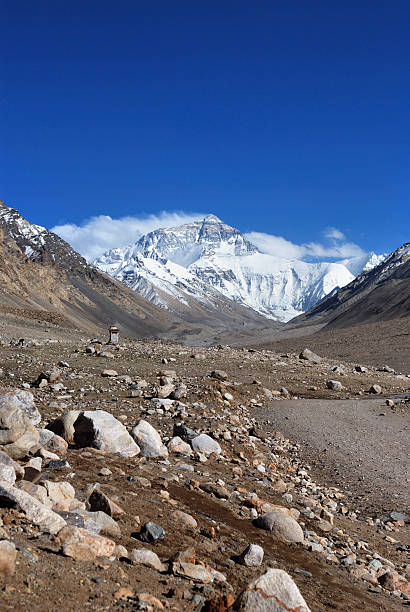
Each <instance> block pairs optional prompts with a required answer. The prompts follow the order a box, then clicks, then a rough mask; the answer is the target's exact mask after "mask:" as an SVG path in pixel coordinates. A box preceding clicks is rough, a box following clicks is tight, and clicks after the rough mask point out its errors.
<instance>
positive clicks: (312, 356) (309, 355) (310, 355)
mask: <svg viewBox="0 0 410 612" xmlns="http://www.w3.org/2000/svg"><path fill="white" fill-rule="evenodd" d="M299 359H305V360H306V361H310V362H312V363H320V362H321V361H322V359H321V357H319V355H316V353H314V352H313V351H311V350H310V349H308V348H305V349H303V351H302V352H301V353H300V355H299Z"/></svg>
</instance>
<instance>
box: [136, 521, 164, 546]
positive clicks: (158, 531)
mask: <svg viewBox="0 0 410 612" xmlns="http://www.w3.org/2000/svg"><path fill="white" fill-rule="evenodd" d="M165 535H166V533H165V530H164V529H163V528H162V527H161V526H160V525H157V524H156V523H154V522H153V521H149V522H148V523H145V525H143V526H142V527H141V530H140V533H139V536H138V537H139V539H140V540H141V542H148V543H151V542H155V541H156V540H162V539H163V538H165Z"/></svg>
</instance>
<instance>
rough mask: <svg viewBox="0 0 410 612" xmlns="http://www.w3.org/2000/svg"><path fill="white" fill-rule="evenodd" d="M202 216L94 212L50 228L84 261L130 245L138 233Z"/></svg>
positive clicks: (136, 238) (137, 236) (189, 221)
mask: <svg viewBox="0 0 410 612" xmlns="http://www.w3.org/2000/svg"><path fill="white" fill-rule="evenodd" d="M203 218H204V215H203V214H200V213H183V212H166V211H164V212H161V213H159V214H158V215H146V216H142V217H131V216H129V217H121V218H120V219H112V218H111V217H109V216H108V215H98V217H91V218H90V219H87V220H86V221H84V222H83V223H82V224H81V225H76V224H75V223H65V224H64V225H56V226H55V227H52V228H51V231H52V232H54V233H55V234H58V235H59V236H61V238H63V239H64V240H66V241H67V242H68V243H69V244H70V245H71V246H72V247H73V249H75V250H76V251H78V252H79V253H81V255H83V257H85V258H86V259H87V261H93V260H94V259H95V258H96V257H98V256H99V255H102V253H105V251H108V250H109V249H112V248H115V247H122V246H126V245H128V244H133V243H134V242H136V241H137V240H138V239H139V238H140V237H141V236H143V235H144V234H147V233H148V232H152V231H153V230H155V229H159V228H161V227H175V226H178V225H182V224H183V223H191V222H192V221H197V220H199V219H203Z"/></svg>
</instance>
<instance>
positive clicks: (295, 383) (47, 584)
mask: <svg viewBox="0 0 410 612" xmlns="http://www.w3.org/2000/svg"><path fill="white" fill-rule="evenodd" d="M39 325H40V324H39ZM44 325H45V324H44ZM40 327H41V325H40ZM39 329H40V328H39V327H37V328H32V329H31V330H30V329H29V328H28V327H27V328H26V329H25V330H24V332H23V331H21V333H20V334H19V336H20V337H22V336H26V337H30V332H31V334H32V335H31V337H34V336H35V335H36V333H37V332H39ZM46 329H47V331H45V330H46ZM36 330H37V331H36ZM0 335H1V336H4V335H5V334H4V331H1V332H0ZM47 336H48V337H49V338H51V339H53V340H57V342H51V343H50V342H46V338H47ZM38 337H39V338H40V340H41V342H40V345H39V346H35V345H30V344H29V345H28V346H17V345H13V344H9V343H8V342H5V343H4V344H3V345H0V368H1V369H2V372H3V373H2V377H1V378H0V384H1V386H2V387H4V388H6V387H16V388H21V385H22V383H32V382H33V381H34V380H35V379H36V378H37V376H38V375H39V373H40V372H42V371H46V370H51V369H52V368H53V367H55V366H57V364H58V363H59V362H61V361H64V362H67V364H68V367H64V368H62V374H61V381H62V383H63V385H64V387H65V389H60V390H58V391H52V390H51V388H50V387H45V388H43V389H36V388H31V389H30V391H31V392H32V393H33V394H34V396H35V402H36V406H37V407H38V409H39V410H40V412H41V414H42V418H43V425H45V424H46V423H47V422H49V421H50V420H52V419H55V418H57V417H59V416H60V415H61V414H62V413H64V412H67V411H69V410H72V409H81V410H94V409H101V410H105V411H107V412H109V413H111V414H113V415H114V416H115V417H116V418H118V419H119V420H120V421H121V422H123V423H124V425H125V426H126V427H127V429H130V428H131V427H133V426H134V425H135V423H136V422H137V421H138V419H140V418H142V419H145V420H147V421H148V422H149V423H151V425H153V426H154V427H155V428H156V430H157V431H158V432H159V433H160V435H161V437H162V439H163V441H164V442H165V443H167V441H168V439H170V438H171V437H172V435H173V426H174V424H175V423H179V422H181V421H183V423H185V425H186V426H188V427H189V428H192V429H193V430H195V431H196V432H198V433H199V432H204V433H208V434H210V435H211V436H213V438H215V439H216V440H218V442H219V444H220V446H221V448H222V456H220V457H217V456H211V457H209V458H208V459H207V460H206V461H204V457H201V456H199V455H195V454H194V455H192V456H178V455H173V454H170V455H169V457H168V459H167V461H163V460H160V459H150V458H141V457H135V458H132V459H125V458H121V457H118V456H112V455H107V454H104V453H102V452H100V451H97V450H95V449H89V448H87V449H79V448H74V447H70V448H69V449H68V451H67V454H66V456H65V457H64V459H66V460H67V461H68V463H69V467H68V468H64V467H53V466H51V467H47V465H46V462H44V466H43V470H42V473H43V478H48V479H49V480H53V481H56V482H59V481H62V480H64V481H69V482H70V483H71V484H72V486H73V487H74V488H75V491H76V497H77V498H78V499H79V500H80V501H82V502H84V501H85V500H86V498H87V497H86V487H87V485H89V484H90V483H95V482H98V483H100V488H101V490H102V491H103V492H104V493H105V494H106V495H107V496H109V497H110V498H111V499H112V500H114V501H115V502H116V503H117V504H118V505H119V506H120V507H121V508H122V509H123V510H124V514H122V515H121V516H120V517H119V518H118V525H119V527H120V529H121V535H120V536H118V537H115V538H113V539H114V540H115V542H116V544H117V545H118V544H120V545H122V546H124V547H125V548H126V549H127V551H128V552H130V551H131V550H132V549H141V548H144V549H147V550H152V551H154V552H155V553H156V554H157V555H158V556H159V558H160V559H161V561H163V562H165V564H166V568H168V569H165V570H164V571H162V572H159V571H158V570H156V569H153V568H152V567H147V566H144V565H137V564H133V563H131V561H130V560H129V559H126V558H124V557H120V558H118V557H116V556H114V557H113V558H108V559H107V558H104V559H101V558H100V559H97V560H95V561H80V560H75V559H73V558H70V557H67V556H63V555H62V554H61V552H60V548H59V545H58V542H57V540H56V538H55V537H54V536H49V535H47V534H45V533H42V532H41V530H39V529H38V528H37V527H36V526H35V525H32V524H30V523H29V522H28V521H27V519H26V518H25V517H24V515H23V514H22V513H20V512H17V511H16V510H15V509H12V508H6V507H3V508H0V517H1V518H2V521H3V529H4V531H6V533H7V534H8V535H9V537H10V538H11V539H12V540H13V541H14V542H15V544H16V547H17V550H18V554H17V561H18V564H17V566H16V572H15V574H14V576H12V577H9V578H7V579H6V580H3V583H2V584H1V587H0V588H1V590H0V609H2V610H3V609H4V610H7V609H10V610H11V609H18V610H22V611H29V610H31V611H37V610H42V611H44V610H54V609H60V610H72V611H77V610H78V611H80V610H81V611H83V610H84V609H89V610H131V609H132V610H135V609H153V610H154V609H155V610H156V609H166V610H181V611H183V610H186V611H188V610H208V611H209V612H211V611H213V612H216V611H219V612H223V611H224V610H226V609H227V606H228V604H232V603H233V602H234V601H235V600H236V599H237V598H238V596H239V595H240V593H241V592H242V591H243V590H244V589H246V587H247V585H248V584H249V582H251V581H252V580H253V579H255V578H256V577H257V576H260V575H261V574H263V573H264V572H265V570H266V569H267V568H269V567H276V568H281V569H284V570H286V571H287V572H288V573H289V574H290V575H291V577H292V578H293V580H294V581H295V582H296V584H297V585H298V587H299V589H300V591H301V593H302V595H303V597H304V598H305V600H306V602H307V604H308V605H309V607H310V609H311V610H312V611H315V612H319V611H324V610H326V611H330V610H338V611H340V612H346V611H347V610H349V611H354V610H362V611H367V612H368V611H370V610H371V611H373V610H385V611H395V610H397V611H398V610H402V609H403V605H405V604H406V603H407V602H408V599H405V597H404V596H401V595H400V592H399V593H397V592H396V593H395V594H392V593H391V591H389V590H388V589H385V588H382V586H381V584H380V583H379V581H378V577H379V575H381V574H380V573H381V572H382V570H378V572H379V573H377V571H373V569H372V567H373V566H372V565H371V563H372V561H373V560H378V559H381V561H380V566H381V567H383V568H391V564H394V567H395V568H396V570H397V571H398V572H399V573H401V574H403V575H406V572H407V577H409V566H408V565H407V566H406V563H407V558H406V552H407V551H408V546H409V542H410V540H409V525H408V524H405V523H404V522H403V521H398V522H397V520H396V521H394V520H393V519H391V518H389V517H386V514H388V513H390V512H392V511H397V512H402V513H406V511H407V510H408V509H406V506H405V503H406V501H407V500H408V498H409V486H408V485H409V483H408V480H406V479H407V478H408V474H407V469H406V468H407V467H408V466H407V465H406V459H407V458H408V456H409V450H410V449H409V437H408V427H409V420H410V418H409V404H408V403H406V402H405V401H404V400H402V399H395V401H394V406H393V407H388V406H386V398H390V397H393V398H394V397H395V396H398V395H401V396H403V395H404V396H405V395H406V394H408V393H409V392H410V378H408V377H407V376H406V374H407V372H406V371H402V373H401V374H396V373H394V372H383V371H379V370H378V369H377V368H376V367H373V366H372V364H371V363H369V361H370V360H369V361H367V362H363V363H362V364H361V365H366V366H368V367H367V371H366V372H363V373H361V372H356V371H355V369H354V366H355V364H357V363H358V362H357V360H356V358H355V359H354V361H353V360H346V361H345V363H344V364H343V365H344V367H343V368H342V371H339V372H334V371H333V368H334V367H336V366H339V365H340V361H341V358H340V357H339V356H338V357H337V359H331V358H324V359H322V360H321V362H320V363H319V364H313V363H310V362H308V361H303V360H301V359H299V358H298V353H299V351H300V350H301V349H302V348H304V341H303V343H302V342H301V341H299V340H297V339H293V340H292V342H291V343H289V344H288V345H286V346H287V349H286V351H285V350H284V348H283V347H284V346H285V344H283V343H284V342H285V341H284V340H283V341H281V346H280V350H279V351H276V350H275V351H273V350H254V349H251V350H250V351H249V350H248V349H233V348H230V347H227V346H223V347H222V346H221V347H219V348H217V347H215V348H198V349H192V348H187V347H185V346H182V345H178V344H175V343H170V342H160V341H153V340H147V341H139V342H137V341H131V340H127V339H124V340H123V343H122V346H121V347H120V348H119V349H118V350H115V349H113V348H112V347H111V348H110V347H103V350H104V351H110V352H111V353H112V355H111V356H109V355H108V356H105V357H104V356H100V357H99V356H97V355H96V354H90V353H86V351H85V349H86V346H87V344H88V341H89V338H88V339H87V337H86V336H85V334H84V333H81V332H77V331H75V330H73V331H72V333H69V332H68V331H67V330H66V331H64V330H63V331H62V332H61V334H60V332H59V331H58V328H57V327H53V326H52V325H48V327H44V328H43V327H41V333H38ZM309 346H310V348H316V347H315V345H314V343H313V339H312V342H311V343H310V342H309ZM296 347H297V350H296ZM318 352H319V351H318ZM384 361H388V360H387V359H386V360H383V362H384ZM391 363H392V362H391V361H390V364H391ZM104 369H112V370H115V371H116V372H117V373H118V375H119V376H118V377H115V376H113V377H111V378H106V377H102V376H101V373H102V371H103V370H104ZM218 369H219V370H224V371H225V372H226V374H227V380H225V381H223V380H217V379H216V378H213V377H210V374H211V372H212V371H213V370H218ZM164 370H174V374H172V375H170V376H171V378H172V380H173V384H174V385H175V386H176V387H178V386H179V385H185V386H186V397H183V398H182V399H181V400H180V403H179V402H174V404H172V405H171V407H170V408H169V409H162V408H158V405H157V404H155V402H153V401H152V399H151V398H152V397H153V396H154V395H155V394H156V391H157V390H158V389H159V375H160V372H161V371H164ZM121 375H126V376H129V377H130V379H131V380H132V381H133V382H134V383H135V384H130V383H129V382H127V379H125V381H124V380H121V378H120V376H121ZM328 380H338V381H340V382H341V383H342V385H343V389H342V390H341V391H333V390H330V389H328V388H327V385H326V383H327V381H328ZM142 381H146V386H144V385H143V384H142ZM374 384H379V385H380V386H381V388H382V394H381V395H378V396H374V395H373V396H371V395H370V394H369V393H368V391H369V389H370V387H371V385H374ZM283 387H285V388H286V389H287V391H288V393H285V392H284V391H282V393H281V392H280V390H281V389H282V388H283ZM135 389H137V390H140V391H141V393H134V394H133V393H132V391H133V390H135ZM268 391H269V392H270V395H269V392H268ZM272 393H273V395H272ZM226 394H228V395H226ZM224 396H225V397H224ZM382 413H383V416H382ZM103 467H105V468H108V470H109V472H110V473H109V472H107V473H105V474H104V473H102V472H101V468H103ZM264 504H267V506H265V508H266V507H269V505H272V504H273V505H280V506H283V507H286V508H293V509H294V510H295V511H298V512H299V513H300V514H299V518H298V522H299V524H300V525H301V526H302V528H303V530H304V533H305V543H300V544H288V543H285V542H282V541H280V540H279V539H278V538H276V537H275V536H274V535H273V534H272V533H269V532H267V531H264V530H262V529H260V528H257V527H256V526H255V525H254V524H253V517H254V516H255V513H256V514H258V513H259V514H260V513H261V508H262V507H263V506H264ZM175 510H182V511H184V512H186V513H188V514H189V515H191V516H192V517H193V518H195V520H196V521H197V527H195V528H192V527H188V526H186V525H185V524H183V523H182V522H181V520H178V519H177V518H176V516H175V515H174V512H175ZM322 510H326V512H328V514H326V512H325V516H327V517H328V518H329V520H331V521H333V525H331V524H330V523H328V521H326V520H325V521H323V520H322V519H321V518H320V513H321V511H322ZM296 514H297V513H296ZM150 520H152V521H155V522H156V523H158V524H159V525H161V526H162V527H163V528H164V529H165V532H166V536H165V538H164V539H160V540H157V541H156V542H154V543H152V544H145V543H142V542H140V540H139V539H138V533H139V531H140V528H141V525H142V524H144V523H146V522H147V521H150ZM326 523H328V524H326ZM329 524H330V527H329ZM248 543H253V544H258V545H260V546H262V548H263V549H264V552H265V556H264V560H263V563H262V565H261V566H260V567H246V566H244V565H240V564H239V563H238V560H237V555H238V554H240V553H241V552H242V550H243V549H244V548H245V547H246V545H247V544H248ZM188 547H194V548H195V551H196V555H197V558H198V559H199V560H200V561H203V562H204V563H205V564H206V565H208V566H209V567H213V568H215V569H216V570H218V571H219V572H222V573H223V574H224V575H225V576H226V582H221V583H219V582H218V583H212V584H205V583H203V582H200V581H192V580H190V579H188V578H186V577H184V576H182V575H177V574H175V572H173V571H172V570H171V569H170V568H171V567H172V564H170V565H168V560H169V559H170V558H171V557H172V556H173V555H175V554H176V553H178V552H181V551H183V550H185V549H187V548H188ZM329 550H331V551H333V553H330V552H329ZM377 555H379V557H377ZM373 565H375V567H377V563H376V564H373ZM383 571H385V569H384V570H383ZM121 589H128V591H127V592H125V591H121ZM127 593H128V595H127ZM142 593H149V594H151V595H153V596H155V597H156V598H157V599H158V600H159V602H160V605H161V606H163V608H160V607H157V608H155V607H152V608H144V607H143V605H145V604H142V603H141V602H142V600H143V596H142V595H141V594H142Z"/></svg>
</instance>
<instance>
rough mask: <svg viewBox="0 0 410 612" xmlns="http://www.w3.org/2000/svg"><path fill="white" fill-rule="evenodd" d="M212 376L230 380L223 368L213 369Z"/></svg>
mask: <svg viewBox="0 0 410 612" xmlns="http://www.w3.org/2000/svg"><path fill="white" fill-rule="evenodd" d="M211 378H216V379H217V380H228V374H227V373H226V372H224V371H223V370H213V371H212V372H211Z"/></svg>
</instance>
